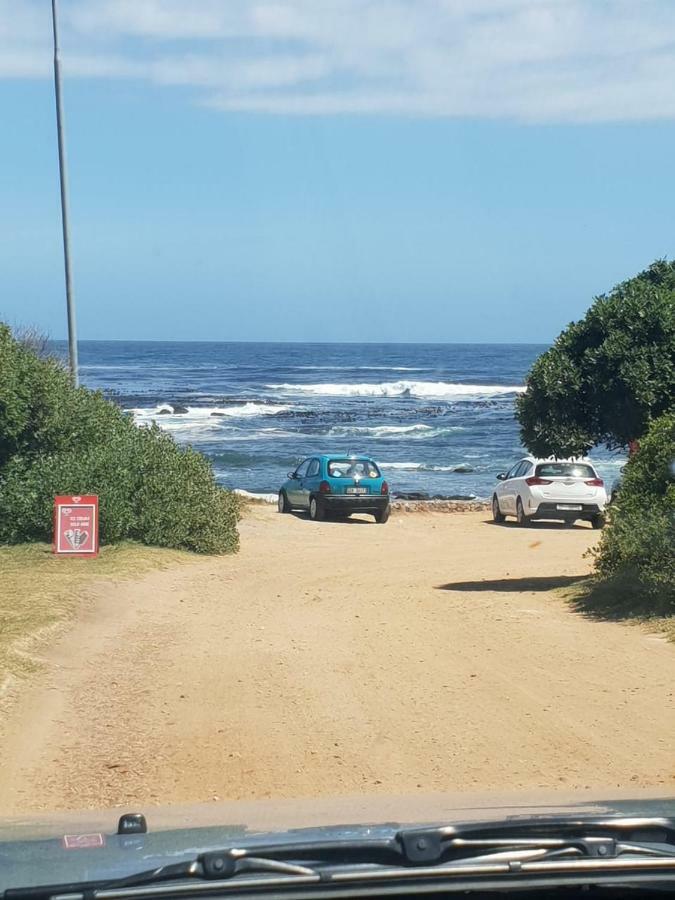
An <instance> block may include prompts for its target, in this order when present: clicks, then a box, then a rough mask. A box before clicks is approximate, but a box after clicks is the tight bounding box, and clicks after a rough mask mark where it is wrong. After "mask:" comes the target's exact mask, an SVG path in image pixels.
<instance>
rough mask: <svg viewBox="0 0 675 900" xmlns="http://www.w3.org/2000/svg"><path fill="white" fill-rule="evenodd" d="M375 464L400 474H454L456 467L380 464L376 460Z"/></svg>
mask: <svg viewBox="0 0 675 900" xmlns="http://www.w3.org/2000/svg"><path fill="white" fill-rule="evenodd" d="M377 464H378V466H379V467H380V468H381V469H396V470H397V471H400V472H454V471H455V469H456V468H457V466H434V465H431V464H429V463H421V462H420V463H416V462H381V461H379V460H378V463H377Z"/></svg>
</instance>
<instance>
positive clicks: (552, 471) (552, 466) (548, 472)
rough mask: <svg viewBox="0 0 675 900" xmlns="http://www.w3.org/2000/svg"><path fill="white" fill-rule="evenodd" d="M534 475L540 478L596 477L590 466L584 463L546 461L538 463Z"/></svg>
mask: <svg viewBox="0 0 675 900" xmlns="http://www.w3.org/2000/svg"><path fill="white" fill-rule="evenodd" d="M535 475H537V476H539V477H542V478H596V477H597V476H596V474H595V472H594V471H593V467H592V466H588V465H585V464H584V463H567V462H547V463H540V464H539V465H538V466H537V467H536V469H535Z"/></svg>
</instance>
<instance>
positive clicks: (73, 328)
mask: <svg viewBox="0 0 675 900" xmlns="http://www.w3.org/2000/svg"><path fill="white" fill-rule="evenodd" d="M56 18H57V16H56V0H52V28H53V32H54V94H55V97H56V132H57V135H58V141H59V178H60V181H61V224H62V226H63V262H64V266H65V271H66V306H67V309H68V354H69V358H70V373H71V376H72V379H73V384H74V385H75V387H77V386H78V385H79V374H78V364H77V324H76V322H75V300H74V298H73V277H72V272H71V268H70V228H69V225H68V173H67V171H66V140H65V136H64V124H63V102H62V99H61V59H60V56H59V31H58V27H57V23H56Z"/></svg>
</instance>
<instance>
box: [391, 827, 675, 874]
mask: <svg viewBox="0 0 675 900" xmlns="http://www.w3.org/2000/svg"><path fill="white" fill-rule="evenodd" d="M397 838H398V839H399V840H400V841H401V844H402V847H403V850H404V854H405V857H406V859H407V860H408V861H410V862H415V863H418V864H420V863H430V862H437V861H439V860H441V859H445V860H451V859H467V858H471V857H473V856H478V855H482V854H484V853H486V852H508V851H510V850H512V851H518V850H527V849H531V850H546V851H548V852H549V853H551V854H552V853H556V852H558V853H561V852H562V853H567V854H569V853H570V851H577V852H578V855H580V856H586V857H598V858H605V859H608V858H611V857H613V856H617V855H619V854H621V853H635V854H644V855H652V856H653V855H658V856H670V855H675V819H671V818H627V817H621V818H619V817H616V818H615V817H608V818H578V819H573V818H567V817H565V818H562V817H547V818H544V817H541V818H532V817H527V818H525V819H508V820H506V821H503V822H477V823H475V824H469V825H459V826H454V825H447V826H440V827H436V828H411V829H406V830H403V831H400V832H399V833H398V835H397Z"/></svg>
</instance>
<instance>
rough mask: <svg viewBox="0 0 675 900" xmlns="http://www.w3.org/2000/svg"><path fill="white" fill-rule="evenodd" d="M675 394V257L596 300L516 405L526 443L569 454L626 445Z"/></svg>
mask: <svg viewBox="0 0 675 900" xmlns="http://www.w3.org/2000/svg"><path fill="white" fill-rule="evenodd" d="M674 397H675V262H673V261H666V260H660V261H657V262H655V263H653V264H652V265H651V266H650V267H649V268H648V269H647V270H646V271H644V272H641V273H640V274H639V275H637V276H635V278H631V279H629V280H628V281H625V282H623V283H622V284H619V285H617V286H616V287H615V288H614V289H613V290H612V291H610V293H609V294H606V295H602V296H600V297H596V298H595V301H594V303H593V305H592V306H591V307H590V309H589V310H588V312H587V313H586V315H585V316H584V317H583V319H581V320H580V321H579V322H573V323H572V324H571V325H568V327H567V328H566V329H565V330H564V331H563V332H562V333H561V334H560V335H559V336H558V338H557V339H556V341H555V343H554V344H553V346H552V347H551V348H549V349H548V350H547V351H546V352H545V353H542V354H541V356H539V357H538V358H537V360H536V361H535V363H534V365H533V366H532V369H531V370H530V372H529V374H528V376H527V390H526V392H525V393H524V394H522V395H521V396H520V397H518V399H517V401H516V410H517V416H518V420H519V422H520V431H521V438H522V441H523V444H524V445H525V446H526V447H527V448H528V449H529V450H530V451H531V452H533V453H535V454H537V455H538V456H548V455H549V454H550V453H555V454H556V455H558V456H569V455H574V454H577V453H584V452H586V451H587V450H588V449H589V448H590V447H593V446H595V445H597V444H601V443H606V444H608V445H609V446H610V447H625V446H627V445H628V444H629V442H630V441H633V440H638V439H640V438H641V437H642V436H643V435H644V434H645V433H646V431H647V429H648V428H649V424H650V422H651V421H652V420H653V419H656V418H657V417H658V416H660V415H663V414H664V413H667V412H670V411H672V409H673V402H674V401H673V398H674Z"/></svg>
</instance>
